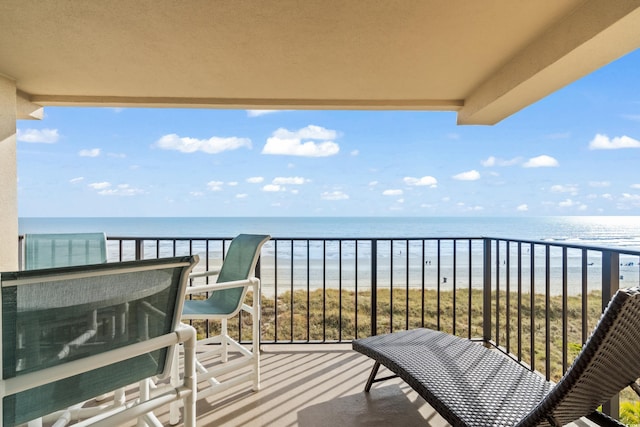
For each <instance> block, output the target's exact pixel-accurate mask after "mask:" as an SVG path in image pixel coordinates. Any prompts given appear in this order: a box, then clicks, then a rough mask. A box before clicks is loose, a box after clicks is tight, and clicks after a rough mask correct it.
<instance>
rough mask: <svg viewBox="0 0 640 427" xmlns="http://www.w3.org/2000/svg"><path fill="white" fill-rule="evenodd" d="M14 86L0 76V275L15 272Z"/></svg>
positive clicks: (16, 189) (16, 215)
mask: <svg viewBox="0 0 640 427" xmlns="http://www.w3.org/2000/svg"><path fill="white" fill-rule="evenodd" d="M16 102H17V101H16V85H15V82H14V81H12V80H9V79H7V78H4V77H2V76H0V271H11V270H17V269H18V171H17V160H16V159H17V158H16V119H17V115H16V114H17V107H16Z"/></svg>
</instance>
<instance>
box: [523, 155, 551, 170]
mask: <svg viewBox="0 0 640 427" xmlns="http://www.w3.org/2000/svg"><path fill="white" fill-rule="evenodd" d="M557 166H559V163H558V161H557V160H556V159H554V158H553V157H551V156H547V155H546V154H543V155H542V156H538V157H532V158H530V159H529V160H527V161H526V162H525V163H524V164H523V165H522V167H525V168H551V167H557Z"/></svg>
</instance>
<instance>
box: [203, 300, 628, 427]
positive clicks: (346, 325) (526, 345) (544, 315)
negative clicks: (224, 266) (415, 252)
mask: <svg viewBox="0 0 640 427" xmlns="http://www.w3.org/2000/svg"><path fill="white" fill-rule="evenodd" d="M407 298H408V301H407ZM251 301H252V295H251V293H249V294H248V296H247V301H246V302H247V304H251ZM531 303H532V301H531V295H529V294H523V295H522V296H521V300H520V301H518V299H517V294H515V293H511V294H507V293H506V292H501V293H500V294H499V298H497V295H496V294H495V293H494V294H493V295H492V297H491V304H492V313H493V317H492V336H493V339H494V340H496V338H495V337H496V336H498V339H497V340H496V341H497V343H498V344H499V345H500V346H502V347H503V348H505V349H507V350H508V351H509V352H510V353H512V354H514V355H515V356H516V357H519V358H520V359H521V360H522V362H523V363H525V364H527V365H529V366H532V367H533V368H534V369H535V370H537V371H539V372H541V373H542V374H543V375H547V370H549V374H548V376H549V378H550V379H551V380H552V381H557V380H558V379H559V378H560V377H561V376H562V374H563V372H564V369H563V360H562V353H563V352H562V349H563V331H564V329H563V323H562V322H563V300H562V297H560V296H551V297H549V298H548V299H546V298H545V296H544V295H538V294H536V295H535V297H534V301H533V304H534V310H533V313H534V316H533V318H532V317H531V313H532V310H531ZM582 304H583V303H582V296H570V297H568V298H567V300H566V312H567V324H566V334H567V342H566V348H567V354H568V356H567V359H568V360H566V363H567V367H568V366H569V365H570V364H571V362H572V361H573V359H574V358H575V357H576V356H577V355H578V353H579V352H580V349H581V347H582V322H583V318H582V313H583V310H582ZM482 305H483V293H482V291H481V290H473V291H472V292H471V295H469V291H468V290H466V289H465V290H462V289H460V290H456V291H455V292H453V291H445V292H441V293H440V298H439V299H438V294H437V292H436V291H435V290H425V291H424V292H422V291H421V290H417V289H411V290H409V292H408V293H407V292H406V290H404V289H394V290H393V292H391V291H390V290H389V289H388V288H387V289H379V290H378V293H377V310H376V316H377V333H378V334H381V333H387V332H390V331H391V325H393V330H394V331H398V330H404V329H407V328H408V329H412V328H418V327H423V326H424V327H427V328H432V329H439V330H442V331H445V332H448V333H451V334H455V335H458V336H463V337H467V336H471V337H481V336H482V331H483V329H482ZM507 306H508V308H509V309H508V310H507ZM547 306H548V309H547ZM518 307H519V308H520V310H518ZM601 310H602V302H601V295H600V293H599V292H592V293H590V294H589V295H587V307H586V310H585V313H586V318H585V319H584V321H585V322H586V324H587V331H588V332H591V330H592V329H593V328H594V327H595V324H596V322H597V320H598V319H599V317H600V313H601ZM518 311H519V312H518ZM323 313H324V315H323ZM507 317H508V318H509V319H507ZM496 319H497V322H496ZM518 319H520V323H521V328H520V332H519V331H518ZM292 320H293V323H292ZM547 321H548V334H549V337H548V340H547V337H546V334H547ZM531 322H533V327H532V323H531ZM496 323H497V325H496ZM507 325H508V326H507ZM194 326H196V327H197V329H198V330H199V334H203V333H204V324H203V323H200V324H195V325H194ZM239 328H241V330H242V339H243V340H246V341H250V340H251V318H250V316H246V315H245V316H242V317H241V320H238V319H233V320H231V321H229V332H230V334H231V335H232V336H234V335H235V336H238V329H239ZM531 330H533V331H534V334H533V339H532V337H531ZM218 331H219V325H218V324H217V323H215V322H212V323H211V325H210V333H211V334H215V333H216V332H218ZM371 332H372V330H371V292H369V291H361V292H358V293H357V294H356V293H355V292H354V291H347V290H343V291H341V292H340V291H338V290H337V289H326V290H325V292H324V294H323V291H322V289H317V290H313V291H310V292H308V293H307V292H306V291H303V290H297V291H294V292H293V293H292V292H284V293H282V294H279V295H278V298H277V300H275V299H274V298H268V297H265V296H264V295H263V297H262V340H263V342H269V341H274V340H276V339H277V340H278V341H280V342H282V341H284V342H322V341H328V342H334V341H349V340H352V339H355V338H360V337H366V336H369V335H371ZM547 341H548V342H549V348H548V349H547V347H546V342H547ZM532 342H533V348H534V351H533V355H532V354H531V353H532V351H531V348H532ZM532 356H533V357H532ZM547 360H548V362H547ZM634 398H635V393H633V391H631V390H625V391H623V393H622V400H623V402H622V405H621V416H622V417H624V418H623V420H625V422H626V423H627V424H640V421H637V420H640V402H637V401H636V400H634ZM634 420H635V421H634Z"/></svg>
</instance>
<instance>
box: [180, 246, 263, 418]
mask: <svg viewBox="0 0 640 427" xmlns="http://www.w3.org/2000/svg"><path fill="white" fill-rule="evenodd" d="M270 238H271V237H270V236H268V235H253V234H240V235H238V236H237V237H235V238H234V239H233V240H232V241H231V243H230V245H229V249H228V251H227V253H226V256H225V257H224V261H223V263H222V266H221V267H220V269H219V270H210V271H206V272H203V273H193V274H191V275H190V278H191V279H194V280H197V279H201V278H206V277H209V276H217V279H216V282H215V283H214V284H209V285H196V286H190V287H188V288H187V292H186V293H187V294H196V293H204V292H209V293H210V295H209V297H208V298H207V299H203V300H186V301H185V303H184V309H183V311H182V320H183V321H185V320H205V321H209V320H219V321H220V322H221V333H220V335H216V336H213V337H209V338H206V339H202V340H199V341H198V344H199V350H201V349H202V348H203V347H204V345H206V347H210V346H209V345H211V347H213V348H212V349H211V350H206V351H199V352H198V354H197V359H198V360H197V361H196V367H197V375H198V382H202V381H204V380H206V381H207V382H208V387H206V388H205V389H204V390H200V391H199V392H198V398H200V397H207V396H211V395H213V394H216V393H219V392H222V391H224V390H228V389H229V388H230V387H233V386H235V385H238V384H241V383H243V382H248V381H251V383H252V388H253V390H254V391H257V390H258V389H259V388H260V350H259V349H260V281H259V280H258V279H257V278H256V277H253V276H254V272H255V268H256V264H257V262H258V258H259V256H260V250H261V248H262V246H263V245H264V244H265V243H266V242H267V241H268V240H269V239H270ZM249 289H252V292H253V295H252V299H253V303H252V305H251V306H249V305H247V304H245V303H244V300H245V296H246V295H247V291H248V290H249ZM240 311H245V312H247V313H249V314H250V315H251V316H252V323H253V326H252V327H253V329H252V348H251V350H250V349H249V348H247V347H246V346H243V345H241V344H240V343H239V342H238V341H236V340H234V339H233V338H231V337H230V336H229V334H228V330H227V321H228V319H230V318H232V317H234V316H236V315H237V314H238V313H239V312H240ZM229 351H235V352H238V353H239V357H237V358H234V359H233V360H231V361H229V360H228V357H229V356H228V355H229ZM214 356H220V361H221V362H222V363H221V364H219V365H217V366H215V367H210V368H206V367H205V364H204V361H205V360H208V359H211V358H212V357H214ZM247 367H250V369H248V370H247ZM234 371H236V372H237V371H244V372H242V373H237V374H235V375H233V376H231V378H229V379H227V380H225V381H223V380H222V379H221V378H220V376H221V375H225V374H229V373H232V372H234ZM174 406H175V405H174ZM173 413H175V408H174V409H173ZM174 421H175V417H174V416H172V422H174Z"/></svg>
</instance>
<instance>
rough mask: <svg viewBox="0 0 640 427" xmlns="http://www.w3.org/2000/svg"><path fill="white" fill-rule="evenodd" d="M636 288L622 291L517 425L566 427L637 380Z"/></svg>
mask: <svg viewBox="0 0 640 427" xmlns="http://www.w3.org/2000/svg"><path fill="white" fill-rule="evenodd" d="M639 355H640V288H637V287H636V288H629V289H620V290H619V291H618V292H617V293H616V294H615V296H614V297H613V298H612V299H611V301H610V302H609V305H608V306H607V309H606V310H605V312H604V314H603V315H602V317H601V318H600V321H599V322H598V325H597V327H596V329H595V330H594V331H593V333H592V335H591V337H590V338H589V339H588V340H587V342H586V343H585V345H584V347H583V348H582V351H581V352H580V354H579V355H578V357H577V358H576V360H575V361H574V362H573V364H572V365H571V367H570V368H569V370H568V371H567V372H566V374H565V375H564V376H563V377H562V379H561V380H560V381H559V382H558V384H557V385H556V386H555V387H554V388H553V389H552V390H551V391H550V392H549V394H548V395H547V396H546V397H545V399H544V400H543V401H542V402H541V403H540V404H539V405H538V407H537V408H536V409H534V410H533V411H532V413H531V414H530V415H529V416H528V417H526V418H525V419H524V420H522V421H521V422H520V424H519V425H521V426H526V425H539V423H540V422H542V420H547V419H553V420H554V421H555V422H556V423H557V425H564V424H566V423H569V422H571V421H573V420H575V419H577V418H579V417H581V416H584V415H586V414H590V413H591V412H593V411H595V410H596V408H597V407H598V406H599V405H601V404H603V403H605V402H606V401H608V400H609V399H610V398H611V397H612V396H613V395H614V394H616V393H618V392H619V391H620V390H622V389H623V388H625V387H627V386H628V385H630V384H631V383H633V382H634V381H636V380H637V379H638V378H640V357H639Z"/></svg>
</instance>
